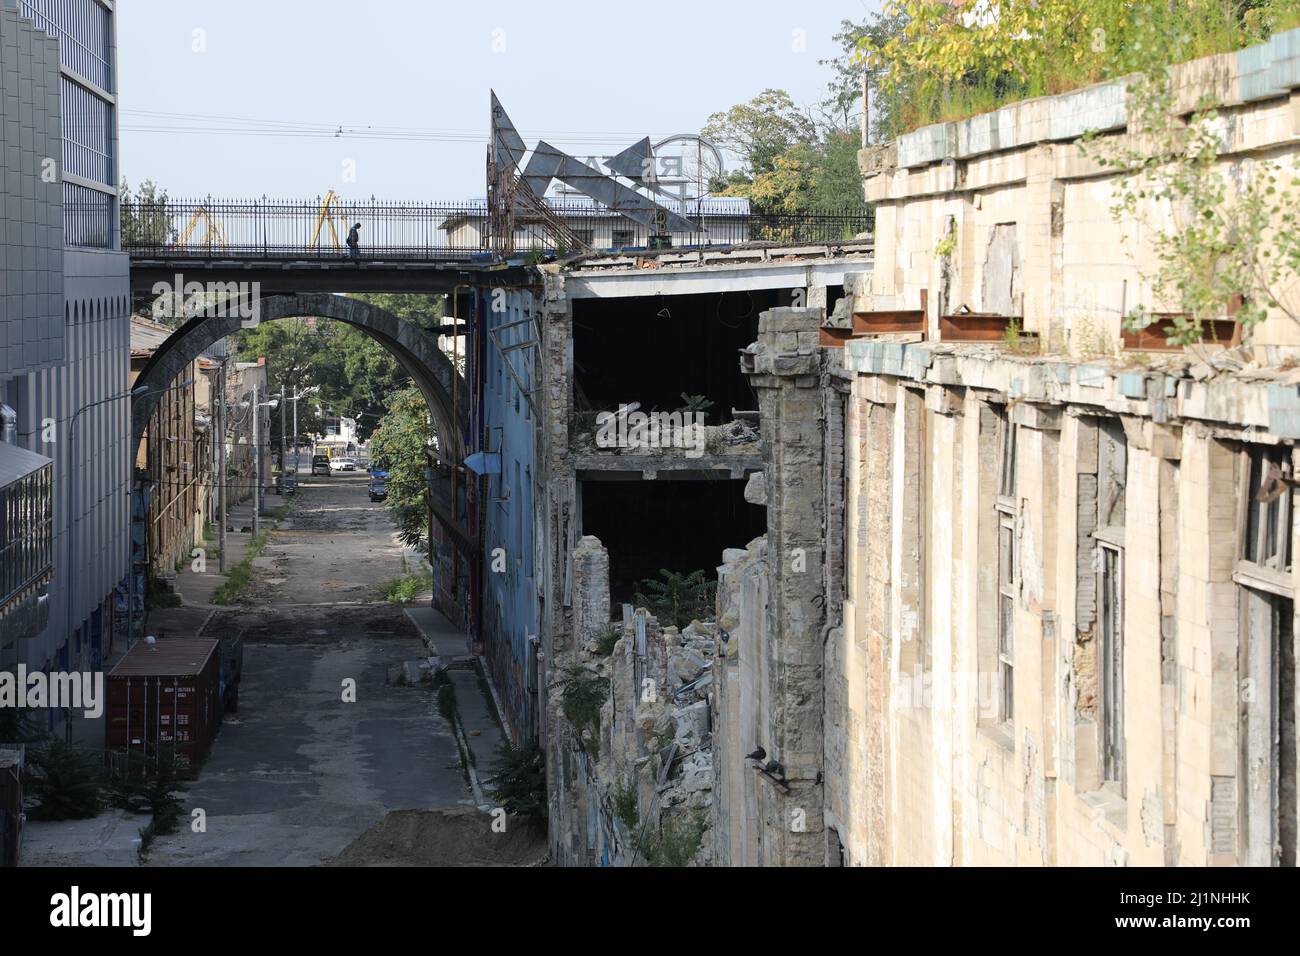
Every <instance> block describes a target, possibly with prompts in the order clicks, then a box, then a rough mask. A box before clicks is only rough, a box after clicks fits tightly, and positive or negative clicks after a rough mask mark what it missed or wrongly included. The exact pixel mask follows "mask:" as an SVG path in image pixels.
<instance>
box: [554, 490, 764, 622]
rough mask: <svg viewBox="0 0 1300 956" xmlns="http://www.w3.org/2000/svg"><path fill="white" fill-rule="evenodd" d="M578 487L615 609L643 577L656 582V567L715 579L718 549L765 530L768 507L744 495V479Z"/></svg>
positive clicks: (737, 545)
mask: <svg viewBox="0 0 1300 956" xmlns="http://www.w3.org/2000/svg"><path fill="white" fill-rule="evenodd" d="M578 487H579V493H580V495H581V496H582V528H581V535H595V536H596V537H597V538H599V539H600V541H601V544H603V545H604V546H605V548H606V550H608V551H609V591H610V600H611V601H612V603H613V604H614V605H615V607H617V606H618V605H620V604H622V603H624V602H631V601H632V600H633V595H634V594H635V593H636V592H637V591H638V590H642V591H644V590H645V588H644V585H643V584H642V582H643V581H645V580H647V579H649V580H660V579H661V578H660V573H659V572H660V570H661V569H665V570H668V571H672V572H673V573H675V574H689V573H691V572H693V571H697V570H701V569H702V570H703V571H704V575H705V577H706V578H707V579H708V580H709V581H716V580H717V568H718V565H719V564H721V563H722V552H723V551H724V550H726V549H727V548H743V547H745V546H746V545H747V544H748V543H749V542H750V541H753V540H754V539H755V538H757V537H760V536H761V535H763V534H764V533H766V531H767V511H766V509H764V508H762V507H760V506H757V505H752V504H750V503H749V502H747V501H745V482H744V481H743V480H739V481H732V480H730V479H719V480H717V481H710V480H686V481H670V480H665V479H663V478H658V479H655V480H654V481H641V480H635V481H598V480H589V481H582V482H579V486H578ZM665 623H666V622H665Z"/></svg>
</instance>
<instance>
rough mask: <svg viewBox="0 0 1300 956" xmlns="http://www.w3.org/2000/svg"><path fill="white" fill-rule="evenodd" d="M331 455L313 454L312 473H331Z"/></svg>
mask: <svg viewBox="0 0 1300 956" xmlns="http://www.w3.org/2000/svg"><path fill="white" fill-rule="evenodd" d="M330 470H331V467H330V458H329V455H312V456H311V473H312V474H313V475H328V474H329V473H330Z"/></svg>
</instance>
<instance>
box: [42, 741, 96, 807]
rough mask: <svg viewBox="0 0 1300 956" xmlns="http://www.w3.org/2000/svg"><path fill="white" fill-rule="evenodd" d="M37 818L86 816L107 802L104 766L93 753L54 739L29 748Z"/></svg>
mask: <svg viewBox="0 0 1300 956" xmlns="http://www.w3.org/2000/svg"><path fill="white" fill-rule="evenodd" d="M28 766H29V768H30V781H31V787H30V791H31V794H32V796H34V797H36V798H37V799H38V800H39V801H40V805H39V806H37V807H35V808H33V809H32V810H31V811H30V813H29V816H31V818H32V819H33V820H86V819H89V818H90V817H93V816H95V814H97V813H99V811H100V809H101V808H102V807H103V806H104V783H105V777H104V770H103V767H102V766H101V764H100V761H99V758H98V757H97V756H95V754H93V753H89V752H87V751H84V750H80V749H78V748H77V747H72V746H70V745H68V744H65V743H64V742H63V741H62V740H57V739H54V740H51V741H50V742H49V743H48V744H47V745H46V746H44V747H37V748H33V749H31V750H30V751H29V752H28Z"/></svg>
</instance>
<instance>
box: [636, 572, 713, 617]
mask: <svg viewBox="0 0 1300 956" xmlns="http://www.w3.org/2000/svg"><path fill="white" fill-rule="evenodd" d="M659 576H660V577H661V578H662V579H663V580H661V581H655V580H653V579H646V580H644V581H642V582H641V587H642V588H643V589H644V590H641V591H638V592H637V593H636V594H635V595H634V599H635V600H636V602H637V604H639V605H641V606H642V607H644V608H646V609H647V610H648V611H649V612H650V613H651V614H653V615H654V616H655V617H656V618H658V619H659V622H660V623H661V624H663V625H664V626H671V627H686V626H687V625H688V624H690V623H691V621H695V620H701V621H707V620H711V619H712V618H713V616H714V613H715V609H714V604H715V594H716V592H717V587H718V584H717V582H716V581H709V580H707V579H706V578H705V576H704V571H703V570H699V571H692V572H691V573H690V574H678V573H677V572H674V571H669V570H668V569H667V568H661V569H660V570H659Z"/></svg>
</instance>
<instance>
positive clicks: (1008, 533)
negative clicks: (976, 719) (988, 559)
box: [993, 405, 1019, 724]
mask: <svg viewBox="0 0 1300 956" xmlns="http://www.w3.org/2000/svg"><path fill="white" fill-rule="evenodd" d="M993 411H994V414H995V415H996V416H997V443H998V496H997V501H996V502H995V504H994V506H993V510H994V517H995V519H996V521H997V529H998V598H997V600H998V646H997V654H998V664H997V666H998V670H997V687H998V723H1001V724H1010V723H1012V722H1013V721H1014V720H1015V717H1016V694H1015V686H1016V683H1015V670H1016V668H1015V662H1016V654H1015V650H1016V645H1015V640H1016V638H1015V628H1016V581H1017V579H1018V576H1019V575H1018V568H1017V567H1016V557H1017V556H1016V511H1017V508H1016V455H1017V448H1016V444H1017V439H1018V437H1019V436H1018V434H1017V429H1018V427H1019V426H1017V425H1016V423H1015V422H1014V421H1013V420H1012V419H1011V414H1010V411H1009V410H1008V409H1007V407H1006V406H1005V405H997V406H994V407H993Z"/></svg>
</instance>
